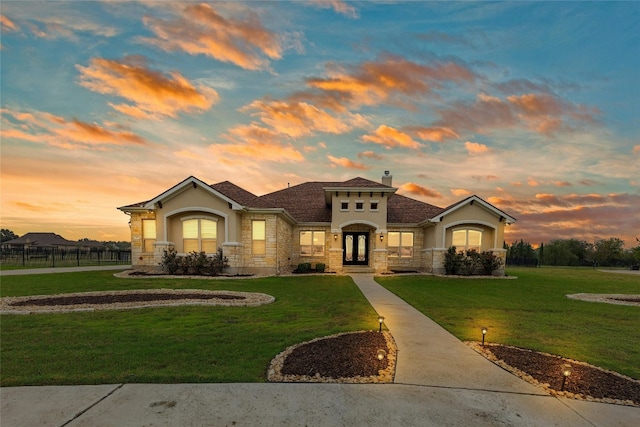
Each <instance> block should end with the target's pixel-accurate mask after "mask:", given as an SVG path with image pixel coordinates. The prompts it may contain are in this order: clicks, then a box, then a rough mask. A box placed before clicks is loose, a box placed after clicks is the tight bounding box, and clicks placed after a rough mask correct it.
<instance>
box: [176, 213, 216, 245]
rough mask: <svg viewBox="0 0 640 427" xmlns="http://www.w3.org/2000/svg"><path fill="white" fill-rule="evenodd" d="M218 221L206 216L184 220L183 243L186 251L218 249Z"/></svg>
mask: <svg viewBox="0 0 640 427" xmlns="http://www.w3.org/2000/svg"><path fill="white" fill-rule="evenodd" d="M217 238H218V223H217V222H216V221H213V220H210V219H204V218H190V219H185V220H184V221H182V245H183V251H184V252H185V253H189V252H194V251H195V252H206V253H208V254H213V253H215V252H216V251H217V250H218V247H217Z"/></svg>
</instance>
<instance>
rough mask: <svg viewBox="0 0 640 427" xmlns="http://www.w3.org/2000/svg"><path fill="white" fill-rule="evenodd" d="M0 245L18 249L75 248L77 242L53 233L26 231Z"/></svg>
mask: <svg viewBox="0 0 640 427" xmlns="http://www.w3.org/2000/svg"><path fill="white" fill-rule="evenodd" d="M2 247H3V248H19V249H23V248H24V249H35V248H48V249H50V248H56V249H75V248H77V247H78V242H72V241H71V240H67V239H65V238H64V237H62V236H60V235H59V234H55V233H27V234H25V235H24V236H22V237H18V238H17V239H13V240H8V241H6V242H2Z"/></svg>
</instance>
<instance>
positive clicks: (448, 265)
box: [444, 246, 464, 275]
mask: <svg viewBox="0 0 640 427" xmlns="http://www.w3.org/2000/svg"><path fill="white" fill-rule="evenodd" d="M463 259H464V254H463V253H462V252H457V251H456V247H455V246H451V247H450V248H449V249H447V252H446V253H445V254H444V271H445V273H446V274H447V275H449V274H459V272H460V269H461V268H462V262H463Z"/></svg>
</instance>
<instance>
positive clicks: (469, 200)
mask: <svg viewBox="0 0 640 427" xmlns="http://www.w3.org/2000/svg"><path fill="white" fill-rule="evenodd" d="M474 203H477V204H478V205H479V206H481V207H482V208H484V209H486V210H487V211H489V212H491V213H492V214H494V215H495V216H497V217H500V218H504V220H505V222H506V223H507V224H512V223H514V222H516V219H515V218H514V217H512V216H511V215H509V214H507V213H506V212H504V211H502V210H500V209H498V208H496V207H495V206H493V205H492V204H491V203H489V202H487V201H485V200H483V199H481V198H480V197H478V196H476V195H475V194H474V195H473V196H470V197H467V198H466V199H464V200H461V201H459V202H457V203H454V204H453V205H451V206H448V207H446V208H444V209H443V211H442V212H440V213H438V214H436V215H435V217H434V218H433V219H431V222H440V221H442V218H443V217H444V216H446V215H448V214H450V213H452V212H455V211H457V210H458V209H461V208H463V207H465V206H467V205H473V204H474Z"/></svg>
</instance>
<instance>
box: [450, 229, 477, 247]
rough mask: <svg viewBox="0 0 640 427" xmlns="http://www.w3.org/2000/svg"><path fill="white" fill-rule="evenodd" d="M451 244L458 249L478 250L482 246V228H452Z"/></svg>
mask: <svg viewBox="0 0 640 427" xmlns="http://www.w3.org/2000/svg"><path fill="white" fill-rule="evenodd" d="M451 244H452V245H453V246H455V247H456V249H457V250H459V251H471V250H474V251H476V252H480V248H481V247H482V230H478V229H474V228H459V229H457V230H453V239H452V241H451Z"/></svg>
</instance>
